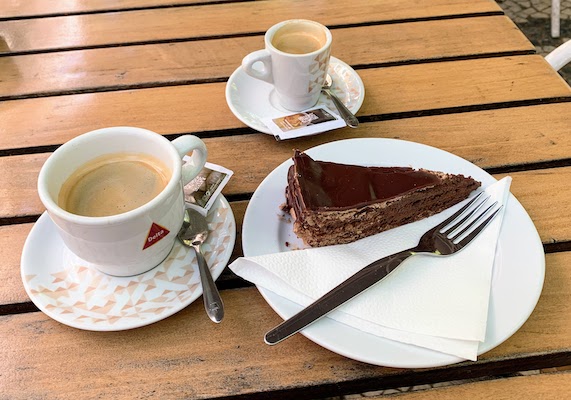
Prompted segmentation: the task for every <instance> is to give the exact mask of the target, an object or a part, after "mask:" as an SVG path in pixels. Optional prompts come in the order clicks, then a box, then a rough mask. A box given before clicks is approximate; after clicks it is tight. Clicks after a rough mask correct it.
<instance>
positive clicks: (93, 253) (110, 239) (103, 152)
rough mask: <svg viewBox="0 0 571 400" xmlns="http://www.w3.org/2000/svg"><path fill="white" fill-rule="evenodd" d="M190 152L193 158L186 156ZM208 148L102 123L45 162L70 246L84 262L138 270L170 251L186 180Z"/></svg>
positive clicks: (50, 208) (42, 184)
mask: <svg viewBox="0 0 571 400" xmlns="http://www.w3.org/2000/svg"><path fill="white" fill-rule="evenodd" d="M191 151H192V159H191V162H190V163H186V164H184V165H182V158H183V157H184V156H185V155H186V154H187V153H189V152H191ZM206 156H207V151H206V146H205V145H204V142H202V141H201V140H200V139H199V138H197V137H195V136H191V135H184V136H180V137H178V138H176V139H174V140H173V141H172V142H171V141H169V140H167V139H166V138H165V137H163V136H161V135H159V134H158V133H155V132H151V131H149V130H146V129H141V128H133V127H113V128H104V129H98V130H96V131H91V132H88V133H85V134H83V135H80V136H78V137H76V138H74V139H72V140H70V141H69V142H67V143H65V144H64V145H62V146H60V147H59V148H58V149H57V150H56V151H55V152H54V153H53V154H52V155H51V156H50V157H49V158H48V159H47V160H46V162H45V163H44V165H43V166H42V169H41V171H40V175H39V177H38V193H39V195H40V200H41V201H42V203H43V204H44V206H45V207H46V209H47V212H48V214H49V216H50V218H51V220H52V221H53V222H54V224H55V225H56V228H57V231H58V233H59V234H60V236H61V237H62V239H63V241H64V243H65V245H66V247H67V248H68V249H69V250H70V251H71V252H73V253H74V254H75V255H77V256H78V257H80V258H81V259H83V260H84V261H85V262H86V266H88V267H93V268H97V269H98V270H100V271H101V272H104V273H106V274H110V275H115V276H130V275H137V274H140V273H143V272H146V271H148V270H150V269H151V268H153V267H155V266H157V265H158V264H160V263H161V262H162V261H163V260H164V259H165V258H166V257H167V256H168V254H169V253H170V251H171V250H172V248H173V245H174V242H175V240H176V236H177V233H178V231H179V230H180V228H181V226H182V223H183V218H184V210H185V203H184V193H183V186H184V185H185V184H187V183H188V182H190V181H191V180H192V179H193V178H194V177H196V176H197V175H198V173H199V172H200V171H201V170H202V168H203V167H204V164H205V162H206Z"/></svg>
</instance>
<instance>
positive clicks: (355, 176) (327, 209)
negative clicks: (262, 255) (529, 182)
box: [285, 150, 480, 247]
mask: <svg viewBox="0 0 571 400" xmlns="http://www.w3.org/2000/svg"><path fill="white" fill-rule="evenodd" d="M293 161H294V164H293V165H292V166H291V167H290V169H289V171H288V182H287V187H286V191H285V192H286V204H285V210H286V211H288V212H289V213H290V214H291V216H292V218H293V221H294V228H293V229H294V232H295V233H296V235H297V236H299V237H300V238H301V239H303V241H304V242H305V243H307V244H308V245H310V246H313V247H319V246H326V245H332V244H343V243H350V242H353V241H355V240H357V239H361V238H364V237H366V236H370V235H374V234H376V233H379V232H382V231H386V230H388V229H391V228H395V227H397V226H401V225H404V224H408V223H409V222H414V221H418V220H420V219H423V218H426V217H429V216H431V215H433V214H436V213H439V212H441V211H443V210H445V209H446V208H449V207H451V206H452V205H454V204H456V203H458V202H460V201H462V200H464V199H466V198H467V197H468V195H469V194H470V193H471V192H472V191H473V190H474V189H476V188H478V187H479V186H480V182H477V181H475V180H474V179H472V178H471V177H465V176H463V175H453V174H447V173H444V172H436V171H429V170H425V169H419V170H415V169H412V168H407V167H363V166H358V165H346V164H337V163H333V162H325V161H314V160H313V159H312V158H311V157H309V156H308V155H307V154H304V153H301V152H299V151H297V150H296V152H295V155H294V157H293Z"/></svg>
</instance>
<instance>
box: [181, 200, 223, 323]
mask: <svg viewBox="0 0 571 400" xmlns="http://www.w3.org/2000/svg"><path fill="white" fill-rule="evenodd" d="M207 237H208V223H207V222H206V218H205V217H203V216H202V215H201V214H200V213H199V212H198V211H195V210H192V209H186V211H185V213H184V222H183V223H182V228H180V231H179V232H178V238H179V239H180V241H181V242H182V243H183V244H184V245H185V246H187V247H192V248H193V249H194V252H195V253H196V260H197V261H198V270H199V272H200V281H201V283H202V291H203V293H202V297H203V299H204V308H205V309H206V314H208V316H209V317H210V319H211V320H212V321H214V322H216V323H219V322H220V321H222V318H224V303H222V298H221V297H220V293H219V292H218V289H217V288H216V284H215V283H214V279H212V274H211V273H210V269H209V268H208V264H207V263H206V260H205V258H204V256H203V255H202V253H201V251H200V245H201V244H202V243H204V241H205V240H206V238H207Z"/></svg>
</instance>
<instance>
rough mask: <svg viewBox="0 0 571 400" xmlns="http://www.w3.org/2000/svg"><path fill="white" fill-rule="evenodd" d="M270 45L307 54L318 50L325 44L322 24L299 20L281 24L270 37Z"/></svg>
mask: <svg viewBox="0 0 571 400" xmlns="http://www.w3.org/2000/svg"><path fill="white" fill-rule="evenodd" d="M271 43H272V46H274V47H275V48H276V49H277V50H279V51H282V52H284V53H290V54H307V53H313V52H315V51H318V50H320V49H321V48H323V47H324V46H325V45H326V44H327V35H326V33H325V30H324V29H323V27H322V26H320V25H316V24H314V23H312V22H305V21H299V22H297V23H290V24H284V25H282V26H281V27H280V28H279V29H278V30H277V31H276V32H275V34H274V36H273V38H272V41H271Z"/></svg>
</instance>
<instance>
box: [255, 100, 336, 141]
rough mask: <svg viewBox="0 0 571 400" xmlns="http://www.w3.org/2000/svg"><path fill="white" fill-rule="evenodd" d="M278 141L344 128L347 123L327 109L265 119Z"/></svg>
mask: <svg viewBox="0 0 571 400" xmlns="http://www.w3.org/2000/svg"><path fill="white" fill-rule="evenodd" d="M263 122H264V124H266V126H267V127H268V128H269V129H270V131H271V132H272V133H273V134H274V136H275V137H276V139H277V140H285V139H293V138H298V137H302V136H309V135H315V134H317V133H321V132H325V131H329V130H332V129H337V128H342V127H344V126H345V125H346V124H345V121H343V119H342V118H341V117H339V115H337V114H335V113H334V112H333V111H331V110H330V109H328V108H327V107H319V108H313V109H310V110H306V111H300V112H298V113H294V114H289V115H282V116H279V117H270V118H265V119H263Z"/></svg>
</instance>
